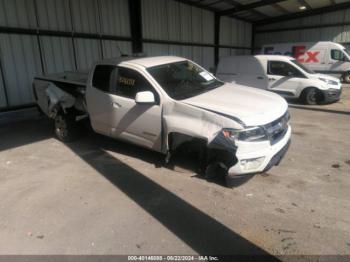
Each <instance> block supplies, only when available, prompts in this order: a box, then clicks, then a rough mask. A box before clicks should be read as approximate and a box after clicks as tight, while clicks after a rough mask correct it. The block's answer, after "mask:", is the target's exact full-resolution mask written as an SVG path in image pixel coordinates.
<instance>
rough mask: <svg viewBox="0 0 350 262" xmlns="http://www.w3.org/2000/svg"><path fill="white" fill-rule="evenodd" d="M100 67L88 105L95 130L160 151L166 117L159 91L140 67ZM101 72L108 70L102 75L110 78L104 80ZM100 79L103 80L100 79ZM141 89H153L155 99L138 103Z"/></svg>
mask: <svg viewBox="0 0 350 262" xmlns="http://www.w3.org/2000/svg"><path fill="white" fill-rule="evenodd" d="M98 67H99V66H97V67H96V69H95V73H94V77H93V78H94V79H93V81H92V82H93V83H92V86H91V87H90V90H89V89H88V92H87V105H88V110H89V114H90V119H91V124H92V126H93V128H94V130H96V132H98V133H102V134H105V135H108V136H110V137H114V138H119V139H123V140H127V141H129V142H131V143H134V144H137V145H140V146H144V147H147V148H150V149H153V150H155V151H160V150H161V142H162V140H161V139H162V138H161V117H162V116H161V105H160V97H159V94H158V93H157V91H156V90H155V89H154V88H153V86H152V85H151V84H150V82H148V80H147V79H146V78H145V77H144V76H143V75H142V74H141V73H139V72H138V71H136V70H133V69H130V68H126V67H113V69H111V68H107V67H110V66H107V67H106V66H104V67H103V66H102V67H103V68H98ZM100 71H102V72H104V73H102V74H104V77H105V78H107V79H108V81H105V80H103V79H102V80H101V77H99V75H100V74H101V73H100ZM106 72H107V73H106ZM95 77H96V78H97V79H95ZM99 79H100V80H101V83H99V82H98V80H99ZM94 80H95V81H94ZM101 85H103V86H101ZM106 85H107V86H106ZM141 91H151V92H152V93H153V94H154V97H155V102H154V103H152V104H138V103H136V102H135V96H136V94H137V93H138V92H141Z"/></svg>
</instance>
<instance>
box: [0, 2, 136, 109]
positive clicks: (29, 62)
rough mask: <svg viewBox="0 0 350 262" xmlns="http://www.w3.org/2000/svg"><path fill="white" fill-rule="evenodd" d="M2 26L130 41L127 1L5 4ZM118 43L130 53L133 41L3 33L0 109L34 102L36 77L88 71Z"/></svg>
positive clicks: (1, 10)
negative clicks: (55, 73) (66, 71)
mask: <svg viewBox="0 0 350 262" xmlns="http://www.w3.org/2000/svg"><path fill="white" fill-rule="evenodd" d="M0 26H4V27H11V28H27V29H37V28H38V29H45V30H54V31H62V32H78V33H88V34H105V35H111V36H125V37H130V27H129V13H128V2H127V0H118V1H115V0H0ZM118 45H119V47H120V49H121V50H122V52H123V53H127V54H130V53H131V43H130V42H128V41H114V40H99V39H85V38H84V39H81V38H75V39H72V37H58V36H35V35H34V36H33V35H18V34H7V33H0V59H1V66H2V72H0V96H1V97H0V108H6V107H13V106H19V105H25V104H30V103H32V102H33V94H32V90H31V83H32V79H33V77H34V76H35V75H38V74H42V73H43V72H45V73H54V72H60V71H65V70H75V69H76V68H77V69H86V68H88V67H90V66H91V63H93V62H94V61H96V60H98V59H101V58H102V57H104V58H107V57H116V56H119V55H120V53H119V47H118ZM2 75H3V78H4V79H2ZM4 85H5V86H6V90H5V88H4ZM5 92H6V93H7V98H6V95H5Z"/></svg>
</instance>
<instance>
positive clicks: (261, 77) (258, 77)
mask: <svg viewBox="0 0 350 262" xmlns="http://www.w3.org/2000/svg"><path fill="white" fill-rule="evenodd" d="M256 78H257V79H264V77H263V76H257V77H256Z"/></svg>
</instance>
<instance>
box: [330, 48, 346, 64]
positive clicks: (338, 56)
mask: <svg viewBox="0 0 350 262" xmlns="http://www.w3.org/2000/svg"><path fill="white" fill-rule="evenodd" d="M331 58H332V59H333V60H337V61H344V60H345V55H344V53H343V52H342V51H341V50H338V49H332V50H331Z"/></svg>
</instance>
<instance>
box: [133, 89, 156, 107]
mask: <svg viewBox="0 0 350 262" xmlns="http://www.w3.org/2000/svg"><path fill="white" fill-rule="evenodd" d="M135 102H136V103H137V104H154V103H155V98H154V94H153V93H152V92H151V91H143V92H138V93H137V94H136V96H135Z"/></svg>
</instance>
